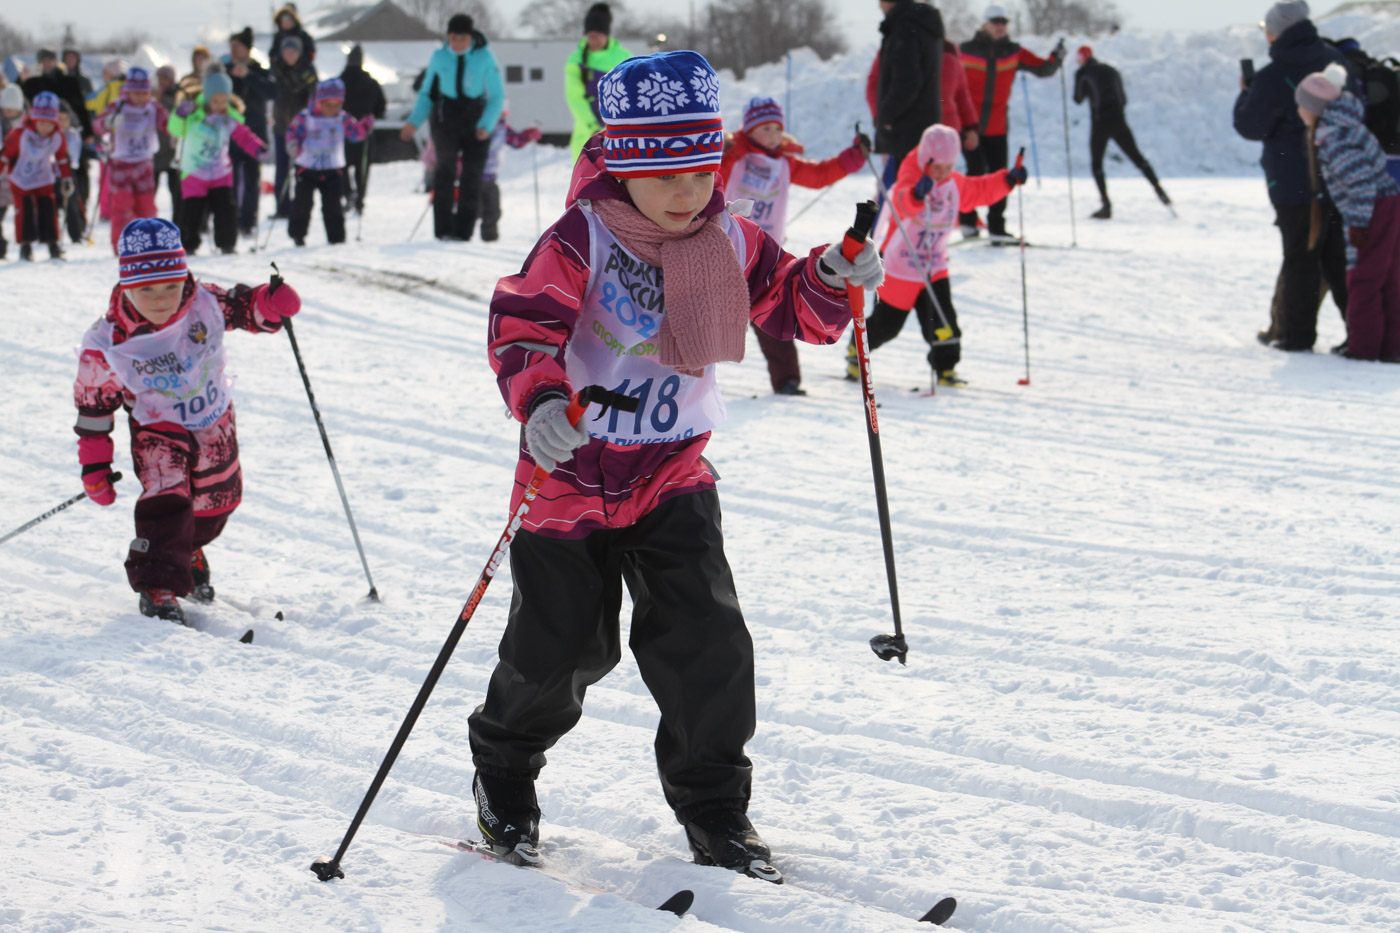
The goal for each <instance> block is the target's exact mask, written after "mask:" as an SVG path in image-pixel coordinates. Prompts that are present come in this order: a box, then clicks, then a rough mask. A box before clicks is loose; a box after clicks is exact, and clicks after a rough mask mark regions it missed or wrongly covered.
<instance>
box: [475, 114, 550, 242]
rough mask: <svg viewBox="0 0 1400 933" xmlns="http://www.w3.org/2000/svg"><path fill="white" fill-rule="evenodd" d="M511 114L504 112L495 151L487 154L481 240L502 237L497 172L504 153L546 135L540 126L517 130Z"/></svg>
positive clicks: (493, 141) (493, 139)
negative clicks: (505, 150)
mask: <svg viewBox="0 0 1400 933" xmlns="http://www.w3.org/2000/svg"><path fill="white" fill-rule="evenodd" d="M507 116H508V115H507V114H506V113H504V112H502V113H501V122H500V123H497V124H496V130H495V132H493V133H492V134H491V151H490V152H488V153H487V154H486V167H485V168H483V169H482V170H481V239H482V241H483V242H485V243H491V242H494V241H495V240H498V239H500V236H501V230H500V223H501V186H500V185H498V184H497V183H496V174H497V172H499V171H500V168H501V153H502V150H504V149H505V147H506V146H509V147H510V148H512V149H524V148H525V147H526V146H528V145H529V144H530V143H533V142H538V141H539V139H540V137H541V136H543V135H544V133H543V131H542V130H541V129H540V128H539V127H538V126H529V127H526V128H525V129H523V130H520V131H516V130H514V129H512V128H511V126H510V124H508V123H506V117H507Z"/></svg>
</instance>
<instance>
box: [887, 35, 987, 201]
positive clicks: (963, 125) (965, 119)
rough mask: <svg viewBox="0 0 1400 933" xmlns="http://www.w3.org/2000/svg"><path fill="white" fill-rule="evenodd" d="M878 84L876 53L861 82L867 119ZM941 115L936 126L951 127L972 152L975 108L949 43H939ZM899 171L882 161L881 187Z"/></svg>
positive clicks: (893, 163) (959, 59)
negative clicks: (941, 49) (941, 70)
mask: <svg viewBox="0 0 1400 933" xmlns="http://www.w3.org/2000/svg"><path fill="white" fill-rule="evenodd" d="M879 85H880V53H879V52H876V53H875V61H873V62H871V64H870V76H869V77H868V78H866V79H865V102H866V103H867V104H869V105H870V118H871V119H872V120H873V119H875V115H876V113H877V112H878V110H879V101H878V98H877V96H876V91H877V89H878V88H879ZM940 86H941V87H942V94H943V115H942V117H941V118H940V119H939V121H938V122H939V123H942V124H943V125H944V126H948V127H952V128H953V130H955V131H956V132H957V133H958V134H959V135H961V136H962V144H963V148H964V149H976V148H977V143H978V135H977V108H976V107H975V106H973V103H972V94H971V93H970V92H969V91H968V87H967V72H966V71H965V70H964V69H963V65H962V56H961V53H959V51H958V47H957V46H956V45H954V44H953V43H951V42H949V41H947V40H946V39H945V40H944V41H943V79H942V84H941V85H940ZM898 171H899V162H898V160H896V159H887V160H886V162H885V187H886V188H889V187H890V186H891V185H893V184H894V180H895V174H896V173H897V172H898Z"/></svg>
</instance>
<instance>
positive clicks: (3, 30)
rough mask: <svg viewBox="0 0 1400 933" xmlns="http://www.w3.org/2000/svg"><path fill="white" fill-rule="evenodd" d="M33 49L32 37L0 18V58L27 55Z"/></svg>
mask: <svg viewBox="0 0 1400 933" xmlns="http://www.w3.org/2000/svg"><path fill="white" fill-rule="evenodd" d="M33 51H34V37H33V36H31V35H30V34H29V33H27V32H23V31H21V30H20V29H18V28H16V27H14V26H11V25H10V24H9V23H7V22H6V21H5V20H3V19H0V58H8V57H10V56H11V55H28V54H30V53H32V52H33Z"/></svg>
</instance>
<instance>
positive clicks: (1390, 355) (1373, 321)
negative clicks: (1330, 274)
mask: <svg viewBox="0 0 1400 933" xmlns="http://www.w3.org/2000/svg"><path fill="white" fill-rule="evenodd" d="M1347 354H1348V355H1349V356H1353V357H1356V358H1357V359H1362V360H1375V359H1385V360H1400V195H1392V196H1391V197H1388V198H1380V199H1379V200H1377V201H1376V207H1375V212H1374V213H1373V214H1372V215H1371V226H1370V228H1369V239H1368V240H1367V242H1366V245H1365V247H1363V248H1362V249H1360V250H1358V251H1357V257H1356V265H1355V266H1353V267H1352V268H1351V269H1350V270H1348V271H1347Z"/></svg>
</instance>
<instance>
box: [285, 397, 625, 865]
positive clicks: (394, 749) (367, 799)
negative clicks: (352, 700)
mask: <svg viewBox="0 0 1400 933" xmlns="http://www.w3.org/2000/svg"><path fill="white" fill-rule="evenodd" d="M591 402H597V403H599V404H600V405H602V406H603V412H606V411H607V410H608V408H609V407H612V408H617V409H618V410H620V411H636V410H637V407H638V405H640V404H641V400H640V399H638V398H633V397H629V396H626V395H621V394H618V393H616V392H612V391H610V390H608V389H604V388H603V387H602V386H589V387H588V388H586V389H584V390H583V391H582V392H579V393H578V394H577V395H575V396H574V397H573V399H571V400H570V402H569V420H570V421H571V422H573V423H574V424H578V423H579V420H580V419H582V418H583V415H584V412H585V411H586V410H587V408H588V405H589V403H591ZM598 417H600V418H601V417H602V412H600V413H599V415H598ZM548 478H549V472H548V471H547V470H545V468H544V467H542V466H538V465H537V466H536V467H535V472H534V474H533V475H531V477H530V484H529V485H528V486H526V487H525V496H524V498H523V499H522V500H521V501H520V505H519V506H517V507H516V509H515V514H513V515H512V516H511V517H510V521H508V522H506V530H505V531H504V532H503V533H502V534H501V537H500V540H498V541H497V542H496V549H495V550H494V551H492V552H491V558H490V560H488V561H487V562H486V566H485V568H483V569H482V571H481V576H480V577H478V578H477V581H476V586H474V587H472V592H471V595H470V596H468V597H467V602H466V604H465V605H464V606H462V611H461V612H460V613H458V614H457V622H456V623H455V624H454V625H453V626H452V631H451V632H449V633H448V636H447V641H446V642H444V643H443V646H442V650H441V651H439V652H438V656H437V660H435V661H434V662H433V666H432V669H431V670H429V671H428V676H427V677H426V678H424V680H423V686H421V687H419V688H418V696H417V697H415V698H414V700H413V705H412V706H411V707H409V710H408V715H407V716H405V717H404V720H403V724H402V725H401V726H399V731H398V734H397V735H395V736H394V741H393V742H392V743H391V744H390V745H389V751H388V752H387V753H386V754H385V755H384V760H383V761H382V762H380V765H379V770H378V771H377V772H376V773H375V775H374V780H373V781H371V782H370V785H369V790H367V791H366V792H365V796H364V799H362V800H361V801H360V807H359V809H358V810H356V811H355V817H354V819H352V820H351V821H350V828H349V829H347V830H346V831H345V836H344V838H342V839H341V840H340V847H339V848H338V849H336V852H335V855H334V856H333V857H332V858H326V857H325V856H321V857H320V858H318V859H316V861H314V862H312V863H311V871H312V872H314V873H315V875H316V877H317V878H319V879H320V880H322V881H330V880H331V879H332V878H344V877H345V872H344V871H343V870H342V869H341V867H340V860H341V859H343V858H344V857H345V851H346V850H347V849H349V848H350V840H352V839H354V838H355V833H356V832H357V831H358V830H359V828H360V824H361V823H362V822H364V818H365V815H366V814H368V813H369V808H370V805H371V804H373V803H374V798H375V796H376V795H378V793H379V789H380V787H382V786H383V785H384V780H385V779H386V778H387V777H388V776H389V770H390V769H391V768H393V767H394V762H395V761H396V760H397V759H398V757H399V752H400V751H401V750H402V749H403V746H404V743H405V742H407V741H408V736H409V733H411V732H412V731H413V726H414V724H415V723H417V722H418V715H419V714H420V713H422V712H423V707H424V706H426V705H427V703H428V697H430V696H431V695H432V692H433V688H434V687H436V686H437V682H438V678H439V677H441V676H442V672H443V671H444V670H445V669H446V668H447V662H448V661H449V660H450V659H451V658H452V652H454V651H456V650H457V642H458V641H460V640H461V638H462V633H463V632H465V631H466V630H467V623H469V622H471V620H472V616H473V615H474V614H475V613H476V607H477V606H478V605H480V604H481V598H482V597H483V596H485V595H486V588H487V587H488V586H490V585H491V580H492V578H494V577H495V576H496V571H497V570H498V569H499V568H500V566H501V564H502V563H503V562H504V561H505V557H506V551H508V550H510V544H511V542H512V541H514V540H515V535H516V532H518V531H519V530H520V524H521V522H522V520H523V519H524V518H525V515H526V513H527V512H529V511H530V506H531V505H532V504H534V501H535V497H536V496H538V495H539V492H540V487H541V486H543V485H544V482H545V480H547V479H548Z"/></svg>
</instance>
